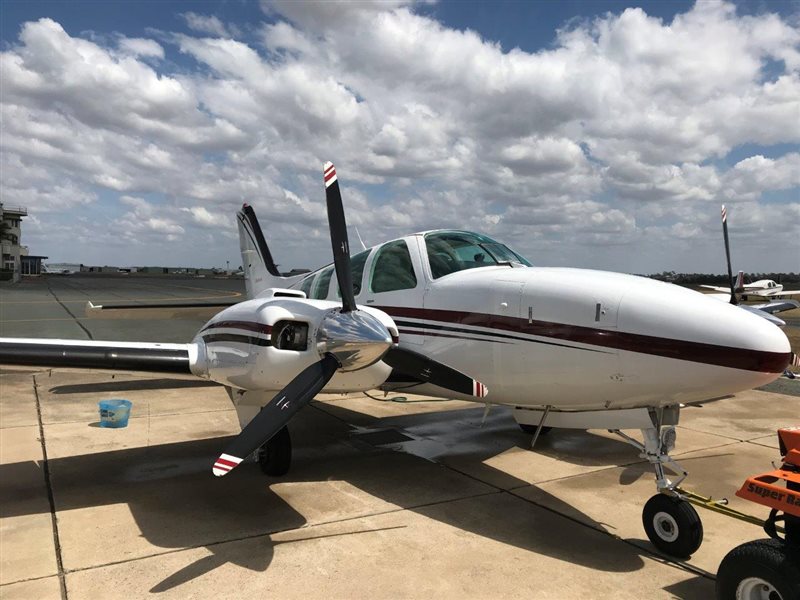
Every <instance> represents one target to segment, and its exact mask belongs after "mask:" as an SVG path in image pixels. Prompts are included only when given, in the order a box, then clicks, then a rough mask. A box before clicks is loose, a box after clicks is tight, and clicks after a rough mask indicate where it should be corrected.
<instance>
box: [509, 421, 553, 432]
mask: <svg viewBox="0 0 800 600" xmlns="http://www.w3.org/2000/svg"><path fill="white" fill-rule="evenodd" d="M517 425H519V428H520V429H522V431H524V432H525V433H530V434H531V435H533V434H534V433H536V428H537V427H538V425H525V424H524V423H517ZM552 429H553V428H552V427H546V426H543V427H542V430H541V431H540V432H539V435H547V434H548V433H550V431H551V430H552Z"/></svg>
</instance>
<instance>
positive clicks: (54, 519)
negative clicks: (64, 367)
mask: <svg viewBox="0 0 800 600" xmlns="http://www.w3.org/2000/svg"><path fill="white" fill-rule="evenodd" d="M32 379H33V395H34V398H35V399H36V419H37V421H38V424H39V442H40V444H41V446H42V471H43V473H44V481H45V485H46V487H47V501H48V502H49V503H50V521H51V523H52V525H53V544H54V545H55V550H56V566H57V567H58V584H59V587H60V588H61V600H67V581H66V578H65V576H64V575H65V574H64V561H63V559H62V557H61V541H60V540H59V536H58V516H57V515H56V501H55V497H54V496H53V483H52V481H51V479H50V463H49V461H48V460H47V444H46V443H45V439H44V422H43V421H42V403H41V400H40V399H39V385H38V383H37V382H36V375H33V376H32Z"/></svg>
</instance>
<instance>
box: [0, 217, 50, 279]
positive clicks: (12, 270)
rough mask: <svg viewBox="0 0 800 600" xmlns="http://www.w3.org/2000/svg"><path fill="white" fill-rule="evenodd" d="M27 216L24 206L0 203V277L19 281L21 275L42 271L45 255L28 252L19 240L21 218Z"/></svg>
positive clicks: (20, 235) (36, 273)
mask: <svg viewBox="0 0 800 600" xmlns="http://www.w3.org/2000/svg"><path fill="white" fill-rule="evenodd" d="M27 216H28V209H26V208H23V207H21V206H16V207H7V206H4V205H3V204H2V203H0V227H2V229H1V230H0V243H1V244H2V254H3V264H2V270H1V271H0V279H6V280H8V279H13V280H14V281H19V279H20V277H21V276H22V275H39V274H40V273H41V271H42V260H44V259H46V258H47V257H46V256H34V255H32V254H29V253H28V247H27V246H23V245H22V244H21V242H20V240H21V238H22V218H23V217H27Z"/></svg>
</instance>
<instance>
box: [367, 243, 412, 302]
mask: <svg viewBox="0 0 800 600" xmlns="http://www.w3.org/2000/svg"><path fill="white" fill-rule="evenodd" d="M415 287H417V276H416V275H415V274H414V265H413V264H412V262H411V254H410V253H409V252H408V246H407V245H406V243H405V241H403V240H396V241H394V242H389V243H387V244H384V246H383V247H382V248H380V249H379V250H378V253H377V254H376V256H375V260H374V261H373V262H372V279H371V282H370V289H371V290H372V291H373V292H375V293H380V292H393V291H396V290H409V289H413V288H415Z"/></svg>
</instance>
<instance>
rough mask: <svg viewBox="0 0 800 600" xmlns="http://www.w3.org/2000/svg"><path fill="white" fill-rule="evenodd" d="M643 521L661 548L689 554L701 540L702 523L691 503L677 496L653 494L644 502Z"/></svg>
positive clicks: (677, 553) (653, 539)
mask: <svg viewBox="0 0 800 600" xmlns="http://www.w3.org/2000/svg"><path fill="white" fill-rule="evenodd" d="M642 524H643V525H644V530H645V532H646V533H647V537H648V538H650V541H651V542H652V543H653V545H654V546H655V547H656V548H658V549H659V550H661V551H662V552H664V553H666V554H669V555H671V556H675V557H676V558H689V556H691V555H692V554H694V552H695V551H696V550H697V549H698V548H699V547H700V544H702V543H703V523H702V521H700V516H699V515H698V514H697V511H696V510H695V509H694V507H693V506H692V505H691V504H689V503H688V502H686V500H681V499H680V498H675V497H673V496H667V495H665V494H656V495H655V496H653V497H652V498H650V500H648V501H647V503H646V504H645V505H644V509H643V510H642Z"/></svg>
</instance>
